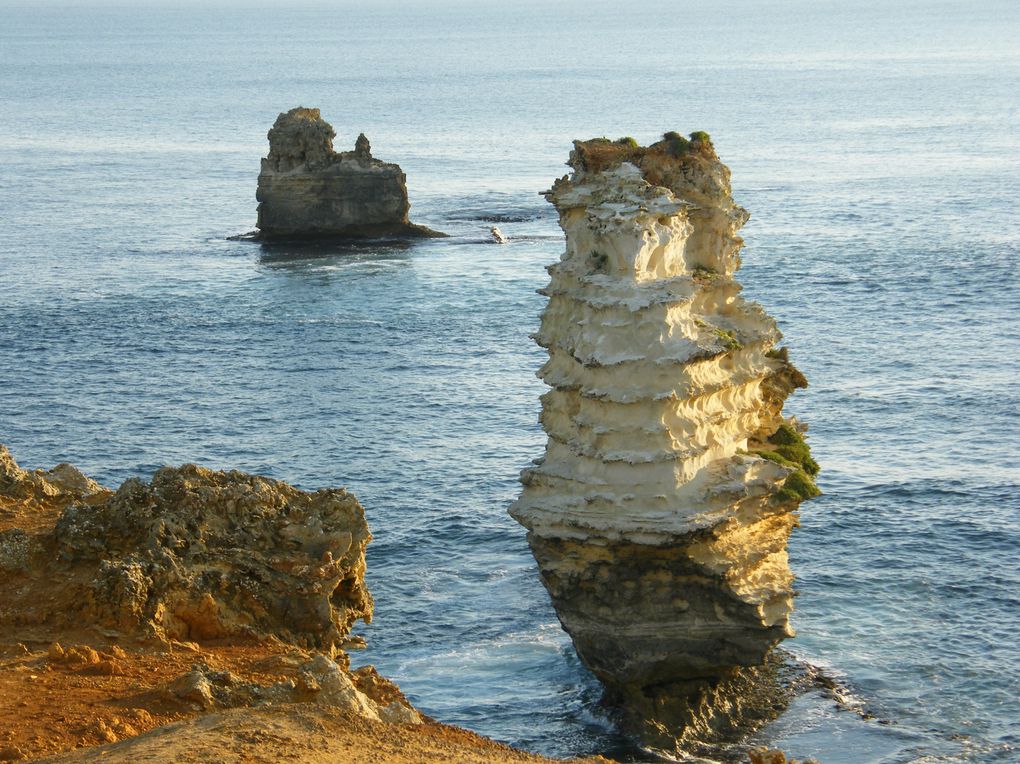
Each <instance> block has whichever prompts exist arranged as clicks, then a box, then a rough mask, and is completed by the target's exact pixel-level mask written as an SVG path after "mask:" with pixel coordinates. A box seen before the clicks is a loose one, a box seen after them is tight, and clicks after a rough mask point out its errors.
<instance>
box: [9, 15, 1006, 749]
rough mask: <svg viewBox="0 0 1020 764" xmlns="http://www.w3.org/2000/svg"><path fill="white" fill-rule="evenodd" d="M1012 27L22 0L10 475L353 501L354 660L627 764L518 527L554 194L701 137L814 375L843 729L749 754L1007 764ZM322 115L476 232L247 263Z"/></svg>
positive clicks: (837, 706) (805, 590)
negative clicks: (297, 123) (600, 149)
mask: <svg viewBox="0 0 1020 764" xmlns="http://www.w3.org/2000/svg"><path fill="white" fill-rule="evenodd" d="M1018 34H1020V4H1017V3H1016V2H1013V0H982V1H981V2H978V1H977V0H975V1H974V2H963V1H962V0H961V1H959V2H940V1H938V0H913V1H911V0H904V1H903V2H890V1H889V0H884V1H882V2H876V0H859V1H857V2H836V1H834V0H788V1H784V2H753V1H752V0H745V1H744V2H734V1H731V2H717V3H701V4H696V5H693V6H671V5H668V4H662V3H650V2H645V0H637V1H636V2H632V3H627V4H621V3H606V2H577V1H576V0H570V1H568V2H557V3H537V2H536V3H524V2H501V3H498V4H497V3H486V2H481V1H479V2H451V1H450V0H440V1H439V2H430V3H426V2H415V3H397V2H389V3H379V2H377V3H371V4H369V3H364V4H355V3H349V2H348V3H340V2H337V3H329V4H322V5H319V6H313V5H306V6H302V7H290V5H289V4H287V6H286V7H284V3H282V2H279V3H276V2H271V0H265V1H264V2H261V3H254V2H252V3H250V4H238V3H233V4H226V3H218V2H216V0H212V1H211V2H208V3H197V2H192V3H183V4H178V5H172V4H169V3H164V4H144V3H135V4H131V5H130V6H129V5H127V4H124V5H122V6H116V5H109V4H106V5H101V4H96V3H88V2H76V3H75V2H64V3H57V2H43V1H40V2H35V3H31V4H27V3H23V4H12V3H10V2H6V1H5V0H0V168H2V169H0V442H4V443H6V444H8V445H9V446H10V448H11V449H12V451H13V453H14V455H15V457H16V458H17V459H18V460H19V461H20V462H21V463H22V464H23V465H25V466H28V467H32V468H35V467H49V466H52V465H53V464H55V463H57V462H59V461H65V460H66V461H71V462H73V463H75V464H76V465H78V466H80V467H82V468H83V469H85V470H86V471H87V472H88V473H90V474H92V475H93V476H95V477H96V478H97V479H99V480H101V481H103V482H105V483H107V484H110V485H113V484H117V483H119V482H120V481H122V480H124V479H125V478H128V477H130V476H135V475H143V476H144V475H148V474H149V473H151V472H152V471H153V470H154V469H155V468H157V467H158V466H159V465H162V464H166V463H173V464H176V463H182V462H198V463H201V464H205V465H208V466H212V467H219V468H227V467H231V468H239V469H244V470H248V471H255V472H260V473H264V474H267V475H271V476H273V477H276V478H280V479H283V480H286V481H289V482H292V483H295V484H297V485H299V486H302V487H304V488H316V487H320V486H334V485H346V486H348V487H349V488H350V489H351V490H353V491H354V492H355V493H356V494H357V495H358V497H359V498H360V499H361V501H362V502H363V504H364V505H365V506H366V508H367V512H368V519H369V522H370V524H371V527H372V529H373V532H374V534H375V540H374V541H373V542H372V544H371V545H370V548H369V555H368V557H369V572H368V578H369V583H370V586H371V589H372V591H373V593H374V595H375V597H376V601H377V608H376V619H375V621H374V622H373V624H372V625H370V626H366V627H363V628H362V629H361V630H360V631H361V633H363V634H364V635H365V636H366V637H367V639H368V641H369V645H370V646H369V649H368V651H366V652H365V653H362V654H357V655H355V656H354V661H355V663H363V662H372V663H374V664H375V665H377V666H378V668H379V669H380V671H381V672H382V673H383V674H385V675H387V676H389V677H391V678H393V679H395V680H396V681H397V682H398V683H399V684H400V685H401V687H402V688H403V689H404V690H405V692H406V693H407V694H408V695H409V696H410V697H411V698H412V699H413V701H414V702H415V703H416V704H417V705H418V706H419V707H421V708H422V709H424V710H425V711H426V712H428V713H430V714H432V715H434V716H436V717H438V718H439V719H441V720H443V721H446V722H450V723H455V724H460V725H463V726H466V727H469V728H471V729H474V730H477V731H479V732H481V733H484V734H486V735H490V736H493V737H495V738H497V739H499V740H502V741H506V742H509V743H512V744H514V745H518V746H523V747H525V748H527V749H529V750H533V751H538V752H542V753H545V754H553V755H559V756H567V755H574V754H583V753H590V752H607V753H610V754H616V755H620V756H629V757H631V758H635V759H640V758H643V757H645V756H646V755H645V754H642V753H641V752H639V751H636V750H635V749H633V748H631V747H629V745H628V744H627V742H626V741H624V740H621V739H620V738H618V737H617V736H615V735H614V733H613V732H612V728H611V726H610V725H609V723H608V722H607V720H606V718H605V716H604V714H603V713H602V711H601V710H600V708H599V706H598V698H599V689H598V685H597V683H596V682H595V681H594V680H593V679H592V678H591V677H590V676H589V675H588V674H587V673H586V671H585V670H584V669H583V667H582V666H581V665H580V664H579V662H578V660H577V658H576V656H575V655H574V653H573V651H572V649H571V647H570V643H569V640H568V639H567V638H566V636H565V635H564V634H563V632H562V631H561V630H560V628H559V626H558V623H557V621H556V617H555V614H554V613H553V610H552V608H551V606H550V605H549V602H548V599H547V596H546V594H545V591H544V590H543V589H542V586H541V584H540V583H539V580H538V577H537V572H536V569H535V565H534V563H533V561H532V558H531V555H530V553H529V551H528V548H527V545H526V543H525V540H524V531H523V529H522V528H520V527H519V526H517V525H516V524H515V523H514V522H513V521H512V520H511V519H510V518H509V517H508V516H507V515H506V507H507V505H508V504H509V503H510V502H511V501H512V500H513V498H514V497H515V496H516V494H517V490H518V486H517V483H516V478H517V474H518V472H519V470H520V469H522V468H523V467H524V466H526V465H527V464H528V462H529V460H530V459H532V458H534V457H536V456H538V455H540V454H541V451H542V447H543V444H544V436H543V434H542V432H541V430H540V428H539V425H538V421H537V416H538V410H539V404H538V396H539V395H540V394H541V392H542V391H543V386H542V385H541V383H540V382H539V381H538V380H537V379H536V378H535V377H534V372H535V370H536V369H537V368H538V367H539V365H540V364H541V363H542V360H543V352H542V351H541V350H540V349H539V348H538V347H536V346H535V345H534V344H533V343H532V342H531V341H530V340H529V337H528V335H529V333H530V332H532V331H534V330H535V329H536V327H537V324H538V319H537V315H538V313H539V311H540V310H541V308H542V305H543V299H542V298H541V297H540V296H538V295H537V294H536V293H535V290H536V289H538V288H540V287H542V286H543V285H544V284H545V280H546V274H545V272H544V270H543V268H544V266H545V265H546V264H548V263H551V262H553V261H555V260H556V259H557V258H558V256H559V254H560V252H561V251H562V246H563V245H562V237H561V233H560V231H559V229H558V227H557V225H556V219H555V216H554V214H553V212H552V210H551V208H550V207H549V205H547V203H546V202H545V201H544V200H543V199H542V198H541V197H539V196H538V192H539V191H541V190H542V189H544V188H547V187H548V186H549V185H550V183H551V182H552V180H553V179H554V178H555V177H557V176H558V175H560V174H562V173H563V172H565V168H564V167H563V162H564V161H565V160H566V157H567V153H568V151H569V149H570V141H571V140H572V139H573V138H575V137H591V136H600V135H608V136H611V137H617V136H622V135H632V136H634V137H635V138H637V139H638V140H640V141H642V142H648V141H652V140H655V139H656V138H657V137H658V136H659V135H660V134H661V133H662V132H663V131H665V130H673V129H675V130H680V131H682V132H689V131H692V130H698V129H703V130H707V131H709V132H710V133H711V134H712V136H713V139H714V141H715V145H716V147H717V149H718V151H719V153H720V155H721V157H722V158H723V160H724V161H726V162H727V163H728V164H729V165H730V167H731V168H732V170H733V187H734V196H735V197H736V198H737V199H738V201H739V202H741V203H742V204H743V205H744V206H745V207H747V208H748V209H749V210H750V211H751V213H752V218H751V221H750V222H749V223H748V225H747V226H746V227H745V237H746V240H747V247H746V250H745V256H744V266H743V269H742V270H741V271H740V274H739V278H740V279H741V281H742V282H743V283H744V285H745V294H747V295H749V296H750V297H751V298H753V299H755V300H758V301H760V302H761V303H762V304H763V305H764V306H765V307H766V308H767V310H768V311H769V312H770V313H772V314H773V315H774V316H776V318H777V319H778V321H779V323H780V326H781V327H782V328H783V330H784V332H785V334H786V340H787V344H788V345H789V347H790V350H791V357H792V358H793V359H794V361H795V362H796V363H797V364H798V366H799V367H800V368H801V369H802V370H803V371H804V372H805V374H806V375H807V376H808V378H809V380H810V381H811V387H810V388H809V389H808V390H806V391H801V392H798V393H797V394H796V395H795V396H794V397H793V398H792V399H791V400H790V401H789V402H788V405H787V409H788V411H789V412H791V413H794V414H796V415H797V416H798V417H800V418H801V419H802V420H804V421H806V422H808V423H809V424H810V426H811V442H812V446H813V449H814V452H815V455H816V457H817V459H818V461H819V462H820V463H821V464H822V466H823V472H822V474H821V479H820V484H821V487H822V488H823V490H824V491H825V495H824V496H822V497H820V498H819V499H817V500H815V501H812V502H810V503H808V504H806V505H804V507H803V510H802V523H801V527H800V528H799V530H797V531H796V532H795V534H794V536H793V539H792V541H791V545H790V555H791V562H792V566H793V569H794V571H795V572H796V574H797V576H798V580H799V590H800V597H799V598H798V601H797V607H798V609H797V613H796V616H795V625H796V628H797V629H798V631H799V635H798V637H797V638H796V639H793V640H789V641H788V642H787V643H786V647H787V648H788V649H789V650H790V651H791V652H792V653H793V654H794V655H795V656H796V657H797V658H798V659H799V660H801V661H804V662H805V663H807V664H810V665H813V666H816V667H820V668H821V669H822V670H823V671H824V672H825V673H826V675H827V676H829V677H830V678H832V679H833V680H834V681H835V682H836V683H837V686H838V688H839V691H838V694H839V696H840V697H841V700H840V701H839V702H837V701H836V700H834V698H833V695H832V693H823V692H822V691H820V690H819V691H811V692H808V693H807V694H805V695H803V696H801V697H799V698H798V699H797V700H796V701H795V702H794V704H793V705H792V707H791V709H790V710H789V711H788V712H787V714H785V715H784V716H783V717H782V718H780V719H779V720H778V721H777V722H775V723H774V724H772V725H770V726H768V727H766V728H765V729H763V730H761V731H760V732H759V733H757V735H756V738H755V741H754V742H757V743H764V744H769V745H775V746H781V747H783V748H785V749H786V750H788V751H789V752H790V753H792V754H794V755H797V756H798V757H806V756H814V757H817V758H818V759H820V760H821V761H823V762H825V763H826V764H841V763H842V764H859V763H861V762H883V763H889V764H892V763H898V762H1015V761H1020V648H1018V643H1020V456H1018V454H1020V448H1018V447H1020V438H1018V435H1017V427H1018V413H1020V412H1018V409H1020V386H1018V379H1020V360H1018V358H1020V328H1018V327H1020V298H1018V291H1020V290H1018V287H1020V284H1018V278H1017V261H1018V255H1020V215H1018V214H1017V199H1018V197H1020V133H1018V131H1017V127H1016V126H1017V124H1018V122H1020V46H1018V45H1017V42H1016V40H1017V39H1018ZM297 105H305V106H318V107H320V108H321V109H322V111H323V115H324V117H325V118H326V119H328V120H329V121H331V122H332V124H333V125H334V127H335V128H336V130H337V133H338V136H339V137H338V139H337V141H336V144H337V146H338V147H339V148H348V147H350V146H352V145H353V141H354V137H355V136H356V135H357V134H358V132H360V131H364V132H365V133H366V134H367V135H368V136H369V138H370V139H371V141H372V145H373V150H374V153H375V154H376V155H377V156H379V157H381V158H384V159H387V160H389V161H396V162H399V163H400V164H401V165H402V167H403V168H404V170H405V171H406V173H407V175H408V183H409V187H410V192H411V199H412V218H413V219H414V220H416V221H417V222H421V223H424V224H427V225H430V226H433V227H435V228H438V229H441V230H444V231H447V232H449V233H451V234H452V235H453V236H452V238H450V239H445V240H435V241H425V242H421V243H416V244H412V245H410V246H406V247H395V246H379V245H364V246H360V247H346V248H345V247H321V248H319V249H316V250H295V249H293V248H289V247H286V246H284V247H262V246H260V245H257V244H252V243H250V242H240V241H230V240H228V238H227V237H229V236H231V235H234V234H239V233H243V232H245V231H248V230H250V229H251V228H252V227H253V225H254V221H255V199H254V192H255V181H256V176H257V174H258V168H259V157H261V156H262V155H263V154H264V153H265V151H266V148H267V145H266V140H265V133H266V130H267V129H268V128H269V126H270V125H271V124H272V122H273V120H274V119H275V117H276V115H277V114H278V113H279V112H280V111H284V110H286V109H288V108H291V107H293V106H297ZM492 221H495V222H497V223H498V225H499V226H500V227H501V228H502V229H503V231H504V232H505V233H506V234H508V235H509V236H510V237H511V243H510V244H509V245H507V246H502V247H500V246H495V245H492V244H489V243H487V241H486V236H487V230H488V227H489V226H490V225H492V224H493V222H492ZM724 753H725V752H724Z"/></svg>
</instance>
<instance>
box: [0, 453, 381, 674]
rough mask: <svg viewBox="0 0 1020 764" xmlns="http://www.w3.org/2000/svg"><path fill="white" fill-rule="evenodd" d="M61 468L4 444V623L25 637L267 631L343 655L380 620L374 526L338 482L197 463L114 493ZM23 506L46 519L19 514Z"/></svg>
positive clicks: (256, 635) (261, 634)
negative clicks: (294, 483) (306, 484)
mask: <svg viewBox="0 0 1020 764" xmlns="http://www.w3.org/2000/svg"><path fill="white" fill-rule="evenodd" d="M65 473H66V474H68V475H69V470H68V469H67V468H64V469H61V468H58V469H57V470H54V471H52V472H51V473H43V472H37V473H27V472H25V471H23V470H20V469H19V468H18V467H17V465H16V464H14V462H13V460H12V459H10V455H9V454H8V453H7V451H6V449H3V448H2V447H0V508H2V507H4V506H5V505H7V506H8V509H7V512H6V514H0V520H3V521H4V522H2V523H0V578H3V579H4V581H5V583H6V586H5V590H4V592H3V595H4V596H3V598H2V599H3V601H2V602H0V605H2V607H0V629H2V628H16V629H17V630H18V632H19V634H20V635H21V636H22V638H23V639H25V640H28V639H39V640H44V639H46V638H47V636H46V635H50V634H53V633H56V632H60V633H62V634H65V635H67V634H74V633H76V630H77V629H79V628H81V629H85V630H87V631H92V632H95V633H98V634H103V635H119V637H118V638H134V639H137V638H141V639H153V640H157V641H162V642H170V641H173V640H193V641H205V640H216V639H219V640H222V639H237V638H244V639H270V638H271V639H276V640H279V641H281V642H284V643H287V644H290V645H297V646H300V647H304V648H313V649H316V650H320V651H323V652H325V653H327V654H329V655H336V654H338V651H339V650H340V649H341V648H342V647H344V646H345V645H346V644H347V637H348V634H349V632H350V629H351V627H352V626H353V624H354V622H355V621H356V620H358V619H363V620H365V621H366V622H367V621H370V620H371V617H372V607H373V603H372V597H371V595H370V594H369V592H368V589H367V588H366V586H365V580H364V574H365V546H366V544H367V543H368V542H369V540H370V539H371V535H370V534H369V531H368V524H367V523H366V522H365V513H364V510H363V509H362V507H361V505H360V504H359V503H358V500H357V499H356V498H355V497H354V496H352V495H351V494H349V493H347V491H345V490H343V489H324V490H320V491H316V492H314V493H307V492H304V491H300V490H298V489H296V488H293V487H291V486H289V485H287V484H286V483H281V482H279V481H276V480H271V479H269V478H264V477H259V476H256V475H248V474H245V473H243V472H214V471H212V470H207V469H203V468H201V467H197V466H195V465H193V464H191V465H184V466H183V467H178V468H173V467H164V468H162V469H160V470H159V471H157V472H156V474H155V475H154V476H153V479H152V482H151V483H146V482H143V481H141V480H138V479H131V480H127V481H125V482H124V484H123V485H121V487H120V488H119V489H118V490H117V491H116V493H113V492H110V491H107V490H105V489H102V488H100V487H99V486H97V485H96V484H95V483H93V482H92V481H89V480H87V479H86V478H84V476H82V475H81V473H78V472H77V471H75V475H76V476H77V477H76V478H75V479H74V480H65V481H64V483H63V484H58V483H57V482H55V481H54V480H53V478H52V476H53V475H54V474H59V475H64V474H65ZM70 477H75V476H70ZM77 478H81V479H77ZM43 500H45V502H44V501H43ZM26 508H28V509H29V510H30V512H29V514H32V515H38V516H40V517H43V516H47V515H48V516H49V518H50V521H49V523H45V522H38V523H36V522H33V518H27V519H28V520H29V522H24V520H25V519H26V518H25V515H26V511H25V510H26ZM33 525H35V526H36V527H35V529H34V530H35V532H32V530H33V528H32V526H33ZM11 526H13V527H11ZM26 528H27V529H28V530H27V531H26ZM65 638H67V637H66V636H65Z"/></svg>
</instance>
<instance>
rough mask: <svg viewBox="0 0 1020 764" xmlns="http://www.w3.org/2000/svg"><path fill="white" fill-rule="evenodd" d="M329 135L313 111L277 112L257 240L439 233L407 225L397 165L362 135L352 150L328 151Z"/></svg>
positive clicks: (327, 126)
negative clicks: (374, 153) (376, 155)
mask: <svg viewBox="0 0 1020 764" xmlns="http://www.w3.org/2000/svg"><path fill="white" fill-rule="evenodd" d="M335 137H336V132H335V131H334V130H333V128H332V126H331V125H330V124H329V123H328V122H326V121H325V120H324V119H322V117H321V116H319V110H318V109H306V108H303V107H298V108H296V109H291V110H290V111H288V112H286V113H285V114H281V115H280V116H279V117H277V119H276V122H275V123H274V124H273V127H272V129H271V130H270V131H269V156H267V157H265V158H264V159H263V160H262V170H261V172H260V173H259V185H258V192H257V194H256V198H257V199H258V201H259V207H258V224H257V225H258V228H259V232H260V233H259V238H261V239H279V238H285V239H295V238H320V239H351V238H385V237H394V236H400V237H406V238H427V237H437V236H445V234H442V233H440V232H438V231H433V230H432V229H430V228H426V227H425V226H421V225H415V224H414V223H411V222H410V220H409V218H408V211H409V209H410V206H411V205H410V203H409V202H408V199H407V183H406V177H405V175H404V173H403V171H402V170H401V169H400V166H399V165H396V164H391V163H389V162H383V161H381V160H379V159H376V158H374V157H373V156H372V150H371V146H370V145H369V142H368V138H366V137H365V136H364V134H362V135H359V136H358V139H357V142H356V143H355V146H354V151H344V152H336V151H334V150H333V138H335Z"/></svg>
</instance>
